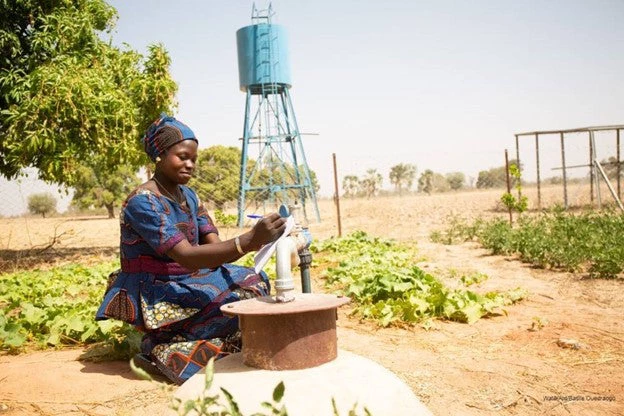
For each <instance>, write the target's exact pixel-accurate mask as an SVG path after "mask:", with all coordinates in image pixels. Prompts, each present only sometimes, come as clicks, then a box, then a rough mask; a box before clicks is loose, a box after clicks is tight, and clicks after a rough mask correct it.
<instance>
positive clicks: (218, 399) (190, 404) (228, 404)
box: [130, 357, 371, 416]
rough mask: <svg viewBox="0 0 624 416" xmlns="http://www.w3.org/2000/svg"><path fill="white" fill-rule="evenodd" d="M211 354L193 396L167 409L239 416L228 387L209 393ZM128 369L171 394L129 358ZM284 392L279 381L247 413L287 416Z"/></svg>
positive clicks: (183, 413) (353, 415)
mask: <svg viewBox="0 0 624 416" xmlns="http://www.w3.org/2000/svg"><path fill="white" fill-rule="evenodd" d="M214 361H215V360H214V357H213V358H210V360H209V361H208V364H206V368H205V370H204V375H205V378H204V389H203V391H202V392H201V393H200V394H199V395H198V396H197V397H196V398H195V399H189V400H186V401H182V399H180V398H178V397H173V398H172V399H171V408H172V409H173V410H174V411H175V412H176V413H177V414H178V415H180V416H187V415H189V414H191V415H195V416H243V413H242V412H241V411H240V406H239V405H238V403H237V401H236V398H235V397H234V396H233V395H232V393H230V392H229V391H228V390H226V389H224V388H223V387H221V388H220V392H216V393H214V394H211V393H210V390H211V388H212V385H213V382H214ZM130 368H131V369H132V371H133V372H134V373H135V374H136V375H137V376H138V377H139V378H141V379H143V380H148V381H150V382H152V383H157V384H159V385H160V388H161V390H163V391H165V392H167V393H171V392H172V390H173V389H174V388H173V387H172V386H171V385H170V384H163V383H159V382H157V381H155V380H154V379H153V378H152V376H150V375H149V374H148V373H147V372H146V371H145V370H143V369H141V368H139V367H137V366H136V365H135V364H134V362H133V361H132V360H130ZM285 392H286V386H285V385H284V382H283V381H281V382H279V383H277V385H276V386H275V388H274V389H273V393H272V395H271V400H266V401H264V402H262V403H261V404H260V405H261V406H262V407H263V408H264V409H267V410H266V411H263V412H255V413H253V414H252V415H251V416H271V415H273V416H288V410H287V409H286V406H285V405H284V404H283V403H282V399H283V398H284V394H285ZM332 409H333V414H334V416H339V412H338V408H337V406H336V401H335V400H334V398H332ZM348 415H349V416H357V415H358V413H357V403H356V404H355V405H353V407H352V408H351V410H350V411H349V413H348ZM364 415H366V416H371V413H370V412H369V411H368V409H366V408H364Z"/></svg>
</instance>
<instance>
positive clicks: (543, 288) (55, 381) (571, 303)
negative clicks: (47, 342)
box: [0, 191, 624, 415]
mask: <svg viewBox="0 0 624 416" xmlns="http://www.w3.org/2000/svg"><path fill="white" fill-rule="evenodd" d="M543 192H544V191H543ZM500 194H501V192H500V191H481V192H476V191H475V192H463V193H453V194H441V195H432V196H420V195H419V196H406V197H402V198H399V197H393V198H390V197H388V198H375V199H370V200H365V199H350V200H346V199H342V200H341V201H340V206H341V228H342V234H343V235H345V234H347V233H350V232H352V231H355V230H364V231H366V232H368V233H369V234H371V235H374V236H380V237H388V238H394V239H397V240H400V241H412V242H415V243H416V245H417V248H418V253H419V255H420V256H421V258H422V260H421V261H420V262H419V263H418V266H420V267H421V268H424V269H425V270H428V271H429V272H431V273H434V274H435V275H436V276H442V277H443V278H444V279H446V281H447V282H448V283H449V284H453V283H454V281H453V276H458V275H461V274H471V273H476V272H480V273H484V274H486V275H487V276H488V277H489V279H488V280H486V281H485V282H484V283H482V284H481V285H480V287H479V288H478V290H480V291H489V290H506V289H513V288H516V287H522V288H525V289H526V290H527V291H528V292H529V296H528V298H527V299H525V300H523V301H522V302H520V303H518V304H516V305H512V306H509V307H508V308H507V309H506V314H501V315H500V316H496V317H492V318H489V319H482V320H480V321H478V322H476V323H475V324H473V325H467V324H461V323H456V322H446V321H436V323H435V326H434V328H433V329H429V330H426V329H424V328H422V327H420V326H414V327H405V328H397V327H393V328H379V327H377V326H376V325H374V324H372V323H369V322H360V321H358V320H357V319H356V318H354V317H351V316H349V310H350V308H349V306H347V307H344V308H341V310H340V314H339V315H340V316H339V320H338V345H339V347H340V348H342V349H345V350H349V351H352V352H354V353H357V354H360V355H362V356H366V357H368V358H371V359H373V360H375V361H377V362H379V363H381V364H382V365H384V366H385V367H387V368H388V369H390V370H392V371H393V372H395V373H396V374H397V375H398V376H399V377H400V378H401V379H402V380H404V381H405V382H406V383H407V384H408V385H409V386H410V387H411V388H412V390H413V391H414V393H415V394H416V395H417V396H418V397H419V398H420V399H421V401H422V402H423V403H425V404H426V405H427V406H428V407H429V408H430V409H431V411H432V412H433V413H434V414H437V415H448V414H452V415H490V414H492V415H494V414H496V415H543V414H548V415H568V414H573V415H581V414H582V415H622V414H624V349H623V346H624V322H623V319H622V317H623V316H624V291H623V290H622V289H623V285H624V281H622V279H616V280H591V279H587V278H586V277H585V276H584V275H582V274H571V273H563V272H558V271H552V270H541V269H535V268H532V267H530V266H528V265H525V264H522V263H520V262H518V261H517V260H515V259H513V258H506V257H500V256H490V255H488V253H487V251H486V250H484V249H482V248H480V247H479V246H478V245H477V244H475V243H464V244H460V245H453V246H444V245H440V244H435V243H432V242H431V241H430V239H429V235H430V233H431V231H432V230H435V229H441V228H443V227H444V225H445V224H446V223H447V222H448V219H449V216H450V215H462V216H465V217H476V216H493V215H503V216H506V215H507V214H506V213H504V212H494V211H493V208H494V207H496V206H497V205H498V204H497V200H498V198H499V197H500ZM543 197H544V198H547V197H548V196H547V195H545V196H543ZM319 205H320V211H321V216H322V218H323V221H322V222H321V223H312V224H311V225H310V229H311V232H312V234H313V236H314V237H315V238H317V239H326V238H329V237H331V236H336V235H337V234H338V228H337V221H336V207H335V205H334V203H333V201H330V200H324V201H320V202H319ZM55 230H56V231H55ZM236 232H238V230H235V229H231V230H223V231H222V234H223V236H224V237H228V236H229V237H232V236H233V235H235V233H236ZM55 235H56V237H57V240H58V241H55V242H54V244H52V245H51V242H52V241H53V240H54V236H55ZM118 239H119V234H118V226H117V220H109V219H106V218H89V219H71V218H52V219H45V220H44V219H36V218H18V219H4V220H0V255H1V260H2V261H0V269H1V270H5V271H6V270H11V269H14V268H15V267H17V266H16V265H19V266H20V267H24V266H28V265H33V264H35V263H36V264H38V265H40V266H41V263H42V262H46V263H49V264H58V263H62V262H67V261H76V260H81V261H98V260H101V259H104V258H110V257H111V256H116V254H117V243H118ZM50 245H51V247H47V246H50ZM46 247H47V248H46ZM33 248H34V249H33ZM318 274H319V271H318V270H316V272H313V279H314V282H313V287H314V289H315V290H316V291H321V290H322V282H321V281H320V279H319V276H318ZM455 279H456V278H455ZM565 340H567V343H566V342H564V341H565ZM575 347H576V348H575ZM81 353H82V350H81V349H66V350H61V351H52V350H48V351H42V352H32V353H28V354H22V355H18V356H8V355H4V356H0V414H3V415H4V414H6V415H22V414H39V415H154V414H159V413H160V412H161V411H162V409H163V408H166V406H167V402H168V395H167V394H166V393H165V392H163V391H162V390H161V389H160V388H159V387H158V386H155V385H153V384H150V383H148V382H145V381H140V380H137V379H136V377H135V376H134V375H133V374H132V372H131V371H130V370H129V368H128V365H127V363H125V362H106V363H89V362H82V361H78V360H77V359H78V357H79V355H80V354H81Z"/></svg>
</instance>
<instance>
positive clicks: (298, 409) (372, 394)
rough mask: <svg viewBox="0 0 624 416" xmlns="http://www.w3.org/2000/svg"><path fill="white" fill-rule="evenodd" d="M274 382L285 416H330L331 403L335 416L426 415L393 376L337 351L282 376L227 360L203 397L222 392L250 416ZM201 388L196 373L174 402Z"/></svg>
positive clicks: (269, 394)
mask: <svg viewBox="0 0 624 416" xmlns="http://www.w3.org/2000/svg"><path fill="white" fill-rule="evenodd" d="M280 381H283V382H284V385H285V386H286V391H285V394H284V398H283V399H282V403H284V404H285V406H286V409H287V411H288V414H289V415H291V416H307V415H310V416H324V415H328V416H333V415H334V411H333V408H332V398H334V399H335V401H336V404H337V408H338V413H339V414H340V415H347V414H348V413H349V411H350V410H351V409H352V408H353V406H354V405H355V404H357V413H356V414H362V415H363V414H364V407H366V408H367V409H368V410H369V411H370V412H371V413H372V414H373V415H374V416H385V415H388V416H402V415H405V416H420V415H422V416H428V415H431V414H432V413H431V412H430V411H429V410H428V409H427V408H426V407H425V405H424V404H422V403H421V402H420V401H419V400H418V398H417V397H416V396H415V395H414V393H413V392H412V391H411V390H410V388H409V387H408V386H407V385H406V384H405V383H403V381H401V380H400V379H399V378H398V377H397V376H396V375H395V374H394V373H392V372H390V371H389V370H387V369H386V368H384V367H382V366H381V365H379V364H377V363H376V362H374V361H372V360H369V359H367V358H364V357H361V356H359V355H357V354H353V353H351V352H348V351H343V350H339V351H338V357H337V358H336V359H335V360H333V361H331V362H328V363H325V364H322V365H320V366H317V367H312V368H307V369H303V370H284V371H270V370H261V369H256V368H252V367H248V366H246V365H245V364H243V358H242V354H233V355H230V356H228V357H225V358H223V359H221V360H219V361H217V362H215V375H214V381H213V385H212V388H211V389H210V391H209V394H210V395H214V394H217V392H220V388H224V389H226V390H227V391H229V392H230V393H231V394H232V395H233V396H234V399H235V400H236V402H237V403H238V405H239V407H240V410H241V412H242V414H245V415H246V414H252V413H254V412H260V411H263V410H266V409H263V408H262V407H261V403H262V402H263V401H270V399H271V397H272V393H273V389H274V388H275V386H276V385H277V384H278V383H279V382H280ZM204 383H205V375H204V372H203V371H202V372H200V373H198V374H196V375H194V376H193V377H191V378H190V379H189V380H188V381H187V382H186V383H184V384H183V385H182V386H180V388H178V390H177V391H176V393H175V396H176V397H178V398H180V399H182V400H183V401H185V400H188V399H193V398H196V397H198V396H199V395H200V394H201V393H202V392H203V389H204ZM222 403H225V400H223V401H222ZM172 414H173V413H172Z"/></svg>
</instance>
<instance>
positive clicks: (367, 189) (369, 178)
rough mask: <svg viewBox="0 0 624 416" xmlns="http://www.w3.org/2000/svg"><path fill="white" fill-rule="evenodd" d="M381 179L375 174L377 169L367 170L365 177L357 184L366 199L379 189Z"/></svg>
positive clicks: (378, 174)
mask: <svg viewBox="0 0 624 416" xmlns="http://www.w3.org/2000/svg"><path fill="white" fill-rule="evenodd" d="M382 182H383V177H382V176H381V174H380V173H378V172H377V169H368V170H367V171H366V176H365V177H364V179H362V180H361V181H360V183H359V185H360V189H361V190H362V191H363V192H364V194H365V195H366V197H367V198H370V197H371V196H375V195H377V194H378V193H379V190H380V189H381V184H382Z"/></svg>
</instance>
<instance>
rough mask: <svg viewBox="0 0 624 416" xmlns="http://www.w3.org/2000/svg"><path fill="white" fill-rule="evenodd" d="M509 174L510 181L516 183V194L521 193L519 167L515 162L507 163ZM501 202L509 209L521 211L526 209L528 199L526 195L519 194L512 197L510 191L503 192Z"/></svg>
mask: <svg viewBox="0 0 624 416" xmlns="http://www.w3.org/2000/svg"><path fill="white" fill-rule="evenodd" d="M509 175H510V176H511V178H512V181H513V182H514V183H515V184H516V186H515V187H516V190H517V191H518V194H521V191H522V185H521V181H520V176H521V174H520V169H518V166H517V165H516V164H511V165H509ZM501 202H502V203H503V204H504V205H505V206H506V207H507V208H508V209H510V210H512V211H516V212H518V213H520V214H521V213H523V212H524V211H526V210H527V208H528V206H529V199H528V198H527V197H526V196H524V195H523V196H520V197H518V198H516V197H514V196H513V195H512V194H511V193H509V192H505V193H504V194H503V196H501Z"/></svg>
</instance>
